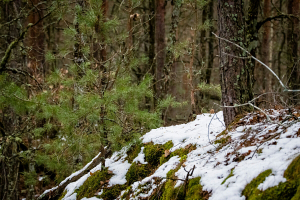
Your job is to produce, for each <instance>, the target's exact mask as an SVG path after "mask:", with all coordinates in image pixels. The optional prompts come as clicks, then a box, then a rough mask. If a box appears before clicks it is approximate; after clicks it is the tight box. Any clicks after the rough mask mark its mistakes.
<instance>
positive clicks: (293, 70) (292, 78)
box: [287, 0, 300, 102]
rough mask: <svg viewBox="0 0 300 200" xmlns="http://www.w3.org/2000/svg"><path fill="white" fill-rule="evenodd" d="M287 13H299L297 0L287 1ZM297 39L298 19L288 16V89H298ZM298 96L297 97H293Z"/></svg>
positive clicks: (296, 14) (299, 85)
mask: <svg viewBox="0 0 300 200" xmlns="http://www.w3.org/2000/svg"><path fill="white" fill-rule="evenodd" d="M287 11H288V14H292V15H295V16H298V14H299V1H298V0H288V1H287ZM298 39H299V20H298V18H295V17H293V18H290V19H289V20H288V29H287V45H288V46H287V53H288V66H287V77H288V78H289V79H288V86H289V87H290V89H299V87H300V84H299V82H300V81H299V72H300V70H299V64H298ZM295 98H298V97H295ZM293 102H295V101H293Z"/></svg>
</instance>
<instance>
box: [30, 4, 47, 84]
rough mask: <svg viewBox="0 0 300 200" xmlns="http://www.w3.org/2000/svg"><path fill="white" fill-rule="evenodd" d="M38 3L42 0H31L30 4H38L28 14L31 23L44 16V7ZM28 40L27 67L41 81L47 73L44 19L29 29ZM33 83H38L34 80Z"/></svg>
mask: <svg viewBox="0 0 300 200" xmlns="http://www.w3.org/2000/svg"><path fill="white" fill-rule="evenodd" d="M38 3H40V0H31V1H29V4H33V5H34V6H36V9H35V10H33V12H30V14H29V16H28V22H29V23H32V24H34V23H36V22H37V21H38V20H39V19H40V18H42V17H43V9H42V7H41V6H39V5H38ZM27 42H28V46H29V47H30V50H29V52H28V64H27V67H28V69H29V71H30V72H31V74H32V75H33V76H34V77H36V79H37V80H39V81H40V82H41V81H42V78H44V76H45V73H46V69H45V67H44V61H45V58H44V52H45V33H44V31H43V21H40V22H39V23H38V24H37V25H35V26H34V27H32V28H31V29H29V31H28V37H27ZM32 84H36V83H35V82H34V81H33V82H32Z"/></svg>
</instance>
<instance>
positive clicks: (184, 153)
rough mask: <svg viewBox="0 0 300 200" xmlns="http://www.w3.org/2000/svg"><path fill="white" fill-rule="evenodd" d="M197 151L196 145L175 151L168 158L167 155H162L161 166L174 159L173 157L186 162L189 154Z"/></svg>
mask: <svg viewBox="0 0 300 200" xmlns="http://www.w3.org/2000/svg"><path fill="white" fill-rule="evenodd" d="M195 149H196V145H188V146H186V147H185V148H180V149H176V150H175V151H173V152H172V153H171V154H170V155H169V156H168V157H166V158H165V155H162V156H161V157H160V159H159V162H160V165H162V164H164V163H165V162H167V161H168V160H169V159H170V158H172V157H173V156H179V157H180V161H183V160H186V158H187V154H188V153H189V152H191V151H192V150H195Z"/></svg>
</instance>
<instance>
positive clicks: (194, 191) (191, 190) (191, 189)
mask: <svg viewBox="0 0 300 200" xmlns="http://www.w3.org/2000/svg"><path fill="white" fill-rule="evenodd" d="M185 199H186V200H193V199H203V197H202V186H201V185H200V177H196V178H193V179H190V180H189V185H188V189H187V193H186V197H185Z"/></svg>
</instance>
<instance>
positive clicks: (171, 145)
mask: <svg viewBox="0 0 300 200" xmlns="http://www.w3.org/2000/svg"><path fill="white" fill-rule="evenodd" d="M163 146H164V147H163V148H164V149H165V150H166V149H167V150H169V149H171V148H172V147H173V146H174V144H173V142H172V140H170V141H168V142H166V143H165V144H163Z"/></svg>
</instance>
